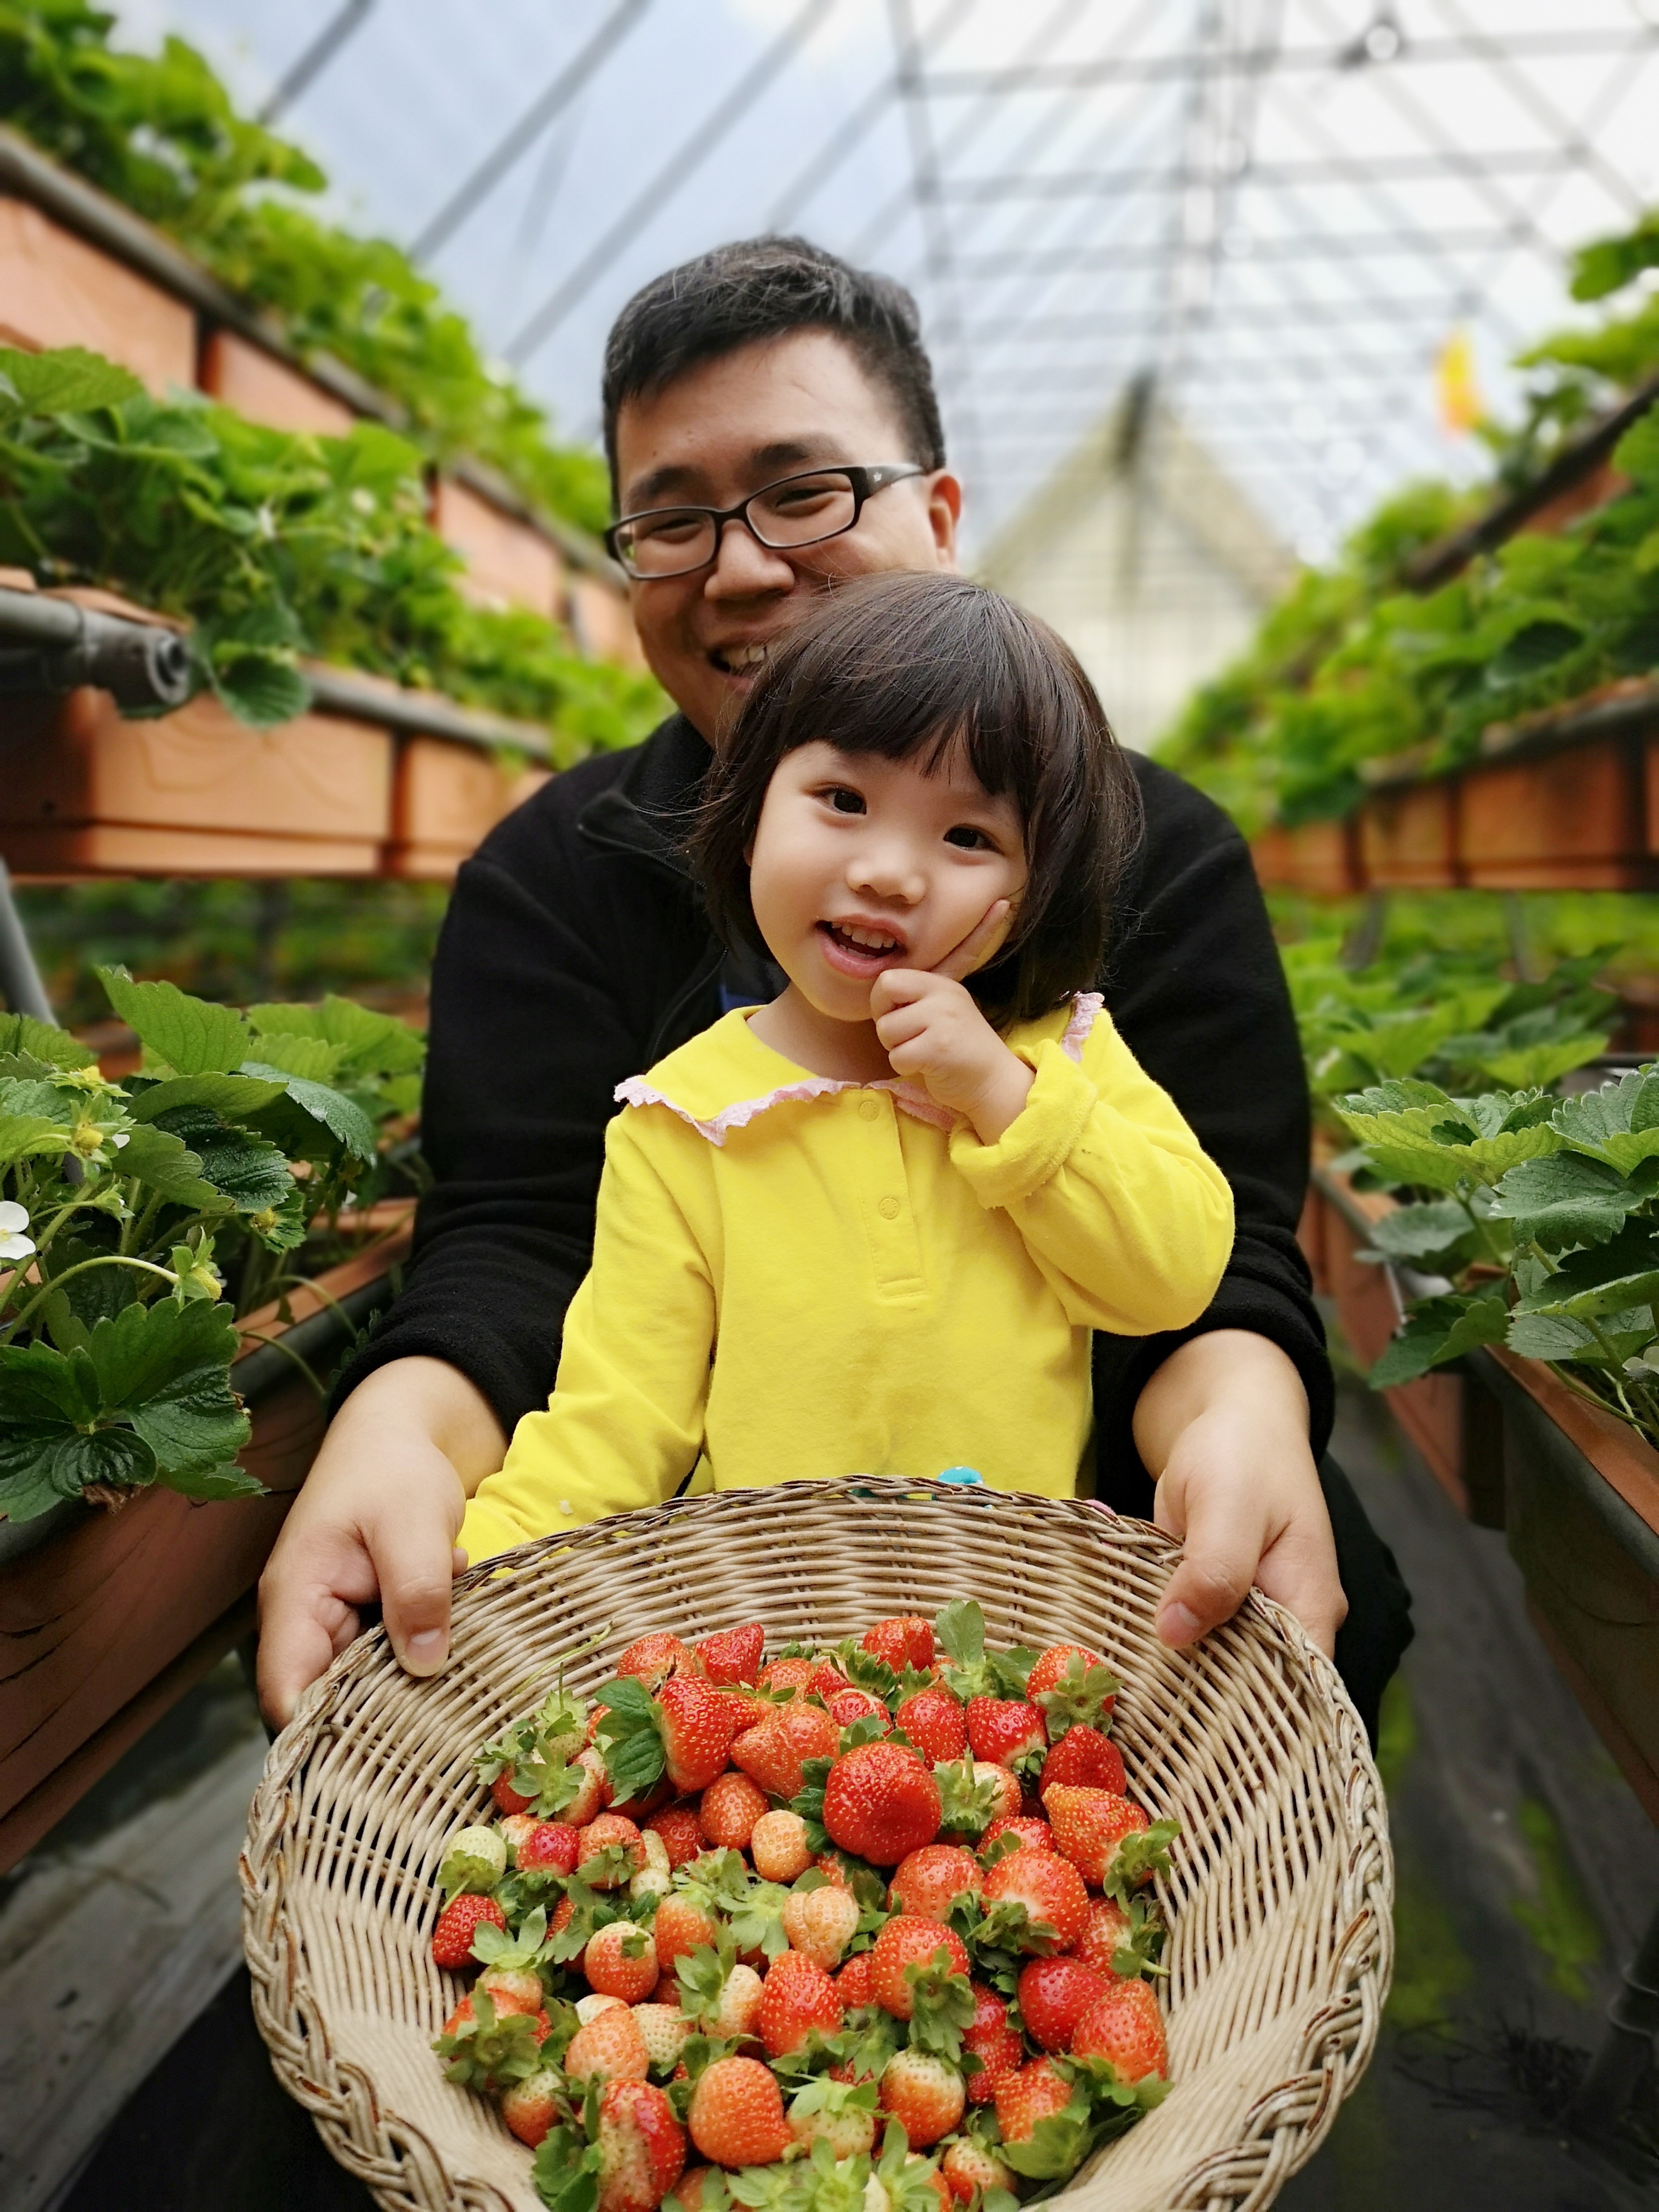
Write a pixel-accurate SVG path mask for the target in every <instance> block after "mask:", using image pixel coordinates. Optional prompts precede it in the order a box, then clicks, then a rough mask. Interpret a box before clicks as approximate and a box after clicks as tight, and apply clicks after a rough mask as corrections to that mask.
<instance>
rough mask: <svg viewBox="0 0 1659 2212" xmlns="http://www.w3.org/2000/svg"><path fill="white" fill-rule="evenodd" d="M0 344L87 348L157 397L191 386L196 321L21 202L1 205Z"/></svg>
mask: <svg viewBox="0 0 1659 2212" xmlns="http://www.w3.org/2000/svg"><path fill="white" fill-rule="evenodd" d="M0 340H3V342H4V343H7V344H9V345H20V346H27V348H28V349H30V350H31V351H33V352H40V351H44V350H45V349H46V348H47V347H50V346H70V345H78V346H87V347H88V348H90V349H91V350H92V351H93V352H94V353H101V354H106V355H107V356H108V357H109V359H110V360H111V361H117V362H120V364H121V366H122V367H123V368H130V369H131V371H132V373H133V374H134V375H135V376H139V377H142V378H143V380H144V382H145V383H146V384H147V385H148V386H149V388H150V390H151V391H152V392H155V393H157V394H158V395H160V394H161V393H164V392H167V390H168V389H169V388H171V387H173V386H177V387H178V388H179V389H180V390H184V391H188V390H190V388H191V386H193V385H194V384H195V382H196V317H195V314H194V313H192V311H191V309H190V308H189V307H185V305H184V304H183V303H182V302H181V301H178V300H175V299H173V298H172V297H171V296H170V295H168V294H167V293H166V292H162V291H160V290H158V289H156V287H155V285H154V284H152V283H149V281H148V280H147V279H146V278H144V277H143V276H137V275H136V274H135V273H134V271H133V270H131V269H129V268H127V267H126V266H125V264H124V263H122V262H119V261H114V260H112V259H111V258H110V257H109V255H108V254H106V253H100V252H99V251H98V248H97V247H96V246H88V244H87V243H86V241H85V240H83V239H80V238H77V237H76V235H75V234H74V232H73V231H69V230H64V228H62V227H61V226H60V225H59V224H58V223H55V222H52V219H51V217H50V216H44V215H42V214H41V213H40V210H39V209H38V208H34V207H31V206H29V205H28V204H27V202H26V201H23V200H15V199H9V198H0Z"/></svg>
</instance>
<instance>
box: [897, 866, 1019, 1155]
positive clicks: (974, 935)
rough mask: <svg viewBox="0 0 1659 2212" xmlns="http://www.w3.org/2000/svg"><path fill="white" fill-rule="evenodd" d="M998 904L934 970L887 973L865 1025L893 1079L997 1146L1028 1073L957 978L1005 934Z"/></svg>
mask: <svg viewBox="0 0 1659 2212" xmlns="http://www.w3.org/2000/svg"><path fill="white" fill-rule="evenodd" d="M1011 911H1012V909H1011V908H1010V905H1009V902H1008V901H1007V900H1006V899H999V900H998V901H997V902H996V903H995V905H994V906H993V907H992V908H991V909H990V911H989V912H988V913H987V914H986V915H984V916H983V918H982V919H981V921H979V922H978V924H977V925H976V926H975V927H974V928H973V929H972V930H970V931H969V934H968V935H967V936H966V937H964V938H963V940H962V942H961V944H960V945H957V947H956V948H955V949H954V951H951V952H947V953H946V955H945V957H944V959H943V960H941V961H940V962H939V964H938V965H937V967H934V968H931V969H918V968H889V969H885V970H884V972H883V973H882V974H881V975H878V977H877V978H876V981H875V986H874V987H873V989H872V991H871V994H870V1017H871V1019H872V1021H873V1022H874V1024H875V1025H876V1035H877V1036H878V1037H879V1038H880V1040H881V1042H882V1047H883V1048H884V1051H885V1052H886V1054H887V1057H888V1059H889V1060H890V1062H891V1064H892V1069H893V1073H894V1074H895V1075H901V1076H905V1077H911V1078H916V1079H920V1080H921V1083H922V1084H923V1085H925V1086H926V1088H927V1095H928V1097H930V1098H932V1099H933V1101H934V1102H935V1103H937V1104H939V1105H940V1106H948V1107H949V1108H950V1109H951V1111H952V1112H953V1113H957V1114H964V1115H966V1116H967V1117H968V1119H969V1121H971V1122H972V1123H973V1125H974V1128H975V1132H976V1133H977V1134H978V1136H979V1138H980V1139H981V1142H982V1143H984V1144H987V1145H994V1144H995V1142H996V1140H997V1139H998V1138H999V1137H1000V1136H1001V1134H1002V1133H1003V1132H1004V1130H1005V1129H1006V1128H1007V1127H1008V1125H1009V1123H1010V1122H1011V1121H1013V1119H1014V1117H1015V1116H1016V1115H1018V1112H1019V1110H1020V1109H1021V1107H1023V1106H1024V1103H1025V1098H1026V1094H1027V1092H1028V1091H1030V1088H1031V1081H1032V1077H1031V1071H1030V1068H1029V1067H1027V1066H1026V1065H1025V1063H1024V1060H1020V1059H1018V1058H1017V1057H1016V1055H1015V1054H1013V1053H1012V1052H1010V1051H1009V1049H1008V1048H1007V1046H1006V1044H1004V1042H1002V1039H1001V1038H1000V1036H998V1035H997V1033H996V1031H995V1030H994V1029H993V1028H992V1027H991V1024H989V1022H987V1020H986V1018H985V1017H984V1015H983V1014H982V1013H981V1012H980V1010H979V1007H978V1006H977V1004H976V1003H975V1000H974V999H973V998H972V996H971V995H970V994H969V993H968V992H967V991H965V990H964V989H963V987H962V982H961V980H960V979H961V978H962V977H963V976H964V975H972V974H973V972H974V970H975V968H979V967H982V966H983V965H984V963H985V962H986V961H987V959H988V958H989V957H990V956H991V954H992V953H993V952H994V951H995V949H996V947H997V945H999V944H1000V942H1001V940H1002V939H1003V937H1004V936H1006V933H1007V924H1008V920H1009V915H1010V913H1011Z"/></svg>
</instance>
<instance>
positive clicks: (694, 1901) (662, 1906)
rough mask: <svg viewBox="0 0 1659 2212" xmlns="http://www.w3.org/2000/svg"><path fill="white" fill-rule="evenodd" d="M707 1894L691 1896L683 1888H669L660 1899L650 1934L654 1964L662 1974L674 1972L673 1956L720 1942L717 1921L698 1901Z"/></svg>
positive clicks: (680, 1957) (674, 1957)
mask: <svg viewBox="0 0 1659 2212" xmlns="http://www.w3.org/2000/svg"><path fill="white" fill-rule="evenodd" d="M706 1894H707V1893H706V1892H699V1893H698V1895H697V1896H696V1897H693V1896H689V1895H687V1894H686V1893H684V1891H682V1890H671V1891H670V1892H669V1893H668V1895H667V1896H666V1897H665V1898H663V1899H661V1900H660V1901H659V1904H658V1906H657V1910H656V1912H655V1913H654V1915H653V1917H652V1922H651V1933H652V1935H653V1937H654V1938H655V1940H656V1947H657V1963H658V1965H659V1966H660V1967H661V1968H662V1970H663V1972H664V1973H665V1974H666V1973H671V1972H672V1971H673V1966H674V1961H675V1960H676V1959H683V1958H684V1957H686V1956H687V1954H689V1953H690V1952H692V1951H700V1950H702V1948H703V1946H704V1945H705V1944H714V1943H717V1942H719V1941H720V1923H719V1921H718V1920H716V1919H715V1917H714V1914H713V1913H712V1912H710V1911H708V1909H707V1907H706V1906H705V1905H703V1904H702V1902H700V1899H701V1898H702V1896H705V1895H706Z"/></svg>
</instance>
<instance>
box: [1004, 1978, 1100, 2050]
mask: <svg viewBox="0 0 1659 2212" xmlns="http://www.w3.org/2000/svg"><path fill="white" fill-rule="evenodd" d="M1108 1987H1109V1981H1108V1978H1107V1977H1106V1976H1105V1975H1103V1974H1097V1972H1095V1970H1094V1968H1093V1967H1092V1966H1085V1965H1084V1964H1083V1961H1082V1960H1080V1959H1033V1960H1031V1962H1030V1966H1024V1967H1022V1968H1021V1969H1020V1976H1019V2010H1020V2017H1021V2018H1022V2019H1023V2020H1024V2022H1025V2032H1026V2033H1027V2034H1028V2035H1029V2036H1030V2039H1031V2040H1032V2042H1033V2043H1036V2044H1040V2045H1042V2049H1043V2050H1044V2051H1066V2050H1068V2049H1069V2048H1070V2047H1071V2041H1072V2031H1073V2028H1075V2027H1076V2026H1077V2024H1078V2022H1079V2021H1080V2020H1081V2019H1082V2017H1083V2015H1084V2014H1085V2012H1087V2011H1088V2009H1089V2008H1090V2006H1091V2004H1092V2003H1093V2002H1094V2001H1095V1999H1096V1998H1097V1997H1098V1996H1104V1995H1105V1992H1106V1990H1107V1989H1108Z"/></svg>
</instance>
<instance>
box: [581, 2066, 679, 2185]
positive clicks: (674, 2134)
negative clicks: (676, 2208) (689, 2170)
mask: <svg viewBox="0 0 1659 2212" xmlns="http://www.w3.org/2000/svg"><path fill="white" fill-rule="evenodd" d="M594 2140H595V2142H597V2143H598V2144H599V2204H598V2207H597V2212H656V2208H657V2207H658V2205H659V2204H660V2203H662V2200H663V2198H664V2197H666V2196H667V2194H668V2192H669V2191H670V2190H671V2189H672V2187H673V2186H674V2184H675V2183H676V2182H677V2181H678V2179H679V2178H680V2175H681V2173H682V2172H683V2171H684V2166H685V2130H684V2128H683V2127H681V2125H680V2124H679V2122H678V2120H677V2119H676V2118H675V2117H674V2107H673V2106H671V2104H670V2103H669V2101H668V2100H667V2098H666V2097H665V2095H664V2094H663V2093H662V2091H661V2090H660V2089H658V2088H654V2087H653V2086H652V2084H651V2083H650V2082H649V2081H613V2082H611V2086H610V2087H609V2088H607V2089H606V2090H605V2093H604V2094H603V2096H601V2098H600V2099H599V2130H598V2133H597V2135H596V2136H595V2137H594Z"/></svg>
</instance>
